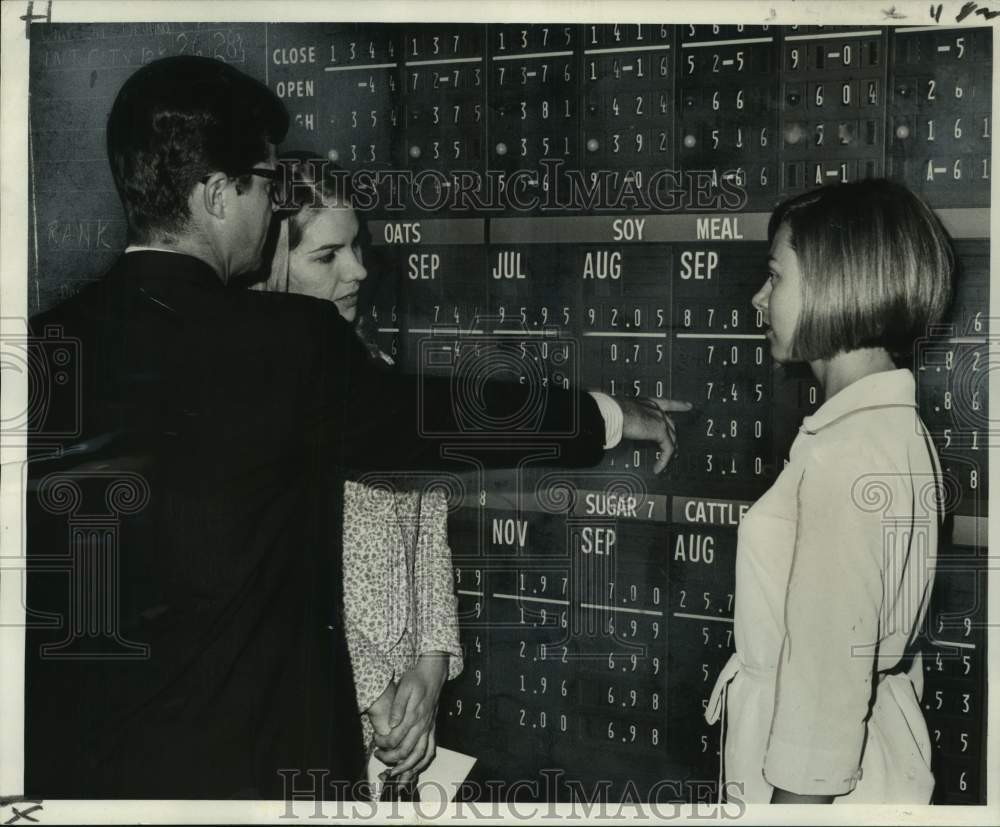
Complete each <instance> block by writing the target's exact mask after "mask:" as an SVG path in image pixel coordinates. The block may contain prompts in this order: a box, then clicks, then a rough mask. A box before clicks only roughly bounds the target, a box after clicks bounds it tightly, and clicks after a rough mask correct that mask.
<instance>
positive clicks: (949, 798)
mask: <svg viewBox="0 0 1000 827" xmlns="http://www.w3.org/2000/svg"><path fill="white" fill-rule="evenodd" d="M958 520H959V518H956V523H957V522H958ZM955 540H956V542H953V543H951V544H948V545H945V546H944V548H942V550H941V553H940V556H939V557H938V572H937V580H936V583H935V590H934V600H933V603H932V607H931V611H930V616H929V617H928V621H927V626H928V629H927V634H926V639H927V642H926V645H925V646H924V650H923V653H922V657H923V669H924V691H923V696H922V698H921V705H922V707H923V711H924V717H925V718H926V720H927V726H928V730H929V732H930V738H931V747H932V750H933V761H932V768H933V770H934V776H935V779H936V781H937V785H936V787H935V791H934V800H935V802H938V803H952V804H966V803H967V804H972V803H978V802H980V801H982V800H983V797H984V796H985V795H986V790H985V787H984V780H985V774H984V768H985V760H986V755H985V750H986V731H987V730H986V727H984V726H983V720H984V716H985V705H986V703H987V698H988V697H989V696H988V694H987V681H986V673H987V667H988V661H987V658H986V651H985V643H986V630H987V623H986V594H987V592H986V586H987V579H986V570H987V560H988V554H987V550H986V548H984V547H975V546H970V545H962V544H961V543H965V542H969V539H968V538H964V537H962V536H960V528H959V527H958V526H956V529H955ZM981 541H985V537H983V538H981Z"/></svg>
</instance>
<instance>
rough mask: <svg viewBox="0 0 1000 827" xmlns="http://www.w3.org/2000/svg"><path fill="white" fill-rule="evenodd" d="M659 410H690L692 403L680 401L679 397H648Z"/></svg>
mask: <svg viewBox="0 0 1000 827" xmlns="http://www.w3.org/2000/svg"><path fill="white" fill-rule="evenodd" d="M649 401H650V402H652V403H653V404H654V405H656V407H657V408H659V409H660V410H661V411H664V412H667V411H690V410H691V409H692V408H693V407H694V405H692V404H691V403H690V402H682V401H681V400H679V399H652V398H651V399H650V400H649Z"/></svg>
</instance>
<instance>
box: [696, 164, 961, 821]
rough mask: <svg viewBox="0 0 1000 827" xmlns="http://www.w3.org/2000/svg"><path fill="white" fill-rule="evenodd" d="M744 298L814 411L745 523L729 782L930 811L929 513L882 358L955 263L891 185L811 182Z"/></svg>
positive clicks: (912, 434) (720, 688)
mask: <svg viewBox="0 0 1000 827" xmlns="http://www.w3.org/2000/svg"><path fill="white" fill-rule="evenodd" d="M769 237H770V239H771V253H770V259H769V270H770V272H769V275H768V278H767V281H766V282H765V284H764V286H763V287H762V288H761V289H760V291H759V292H758V293H757V294H756V295H755V296H754V298H753V305H754V307H755V308H756V309H757V310H758V311H759V312H760V313H761V314H762V315H763V318H764V320H765V322H766V324H767V325H768V330H767V339H768V342H769V344H770V348H771V354H772V356H773V358H775V359H776V360H778V361H780V362H788V361H806V362H808V363H809V365H810V367H811V369H812V371H813V373H814V375H815V376H816V378H817V380H818V381H819V383H820V384H821V386H822V388H823V392H824V398H825V401H824V403H823V404H822V406H821V407H820V408H819V410H817V411H816V413H814V414H813V415H811V416H807V417H806V418H805V419H804V420H803V422H802V426H801V427H800V429H799V434H798V436H797V437H796V439H795V442H794V444H793V445H792V448H791V452H790V457H789V461H788V464H787V465H786V466H785V468H784V470H783V471H782V472H781V474H780V475H779V477H778V479H777V480H776V481H775V483H774V485H773V486H772V487H771V489H770V490H769V491H768V492H767V493H766V494H765V495H764V496H763V497H761V499H760V500H759V501H758V502H757V503H755V504H754V506H753V508H751V509H750V511H749V512H748V513H747V515H746V517H745V518H744V520H743V522H742V524H741V526H740V529H739V542H738V547H737V555H736V605H735V642H736V653H735V654H734V655H733V657H732V658H731V659H730V661H729V663H728V664H727V665H726V667H725V669H724V670H723V672H722V674H721V675H720V676H719V678H718V681H717V682H716V685H715V689H714V690H713V693H712V697H711V699H710V701H709V705H708V709H707V713H706V715H707V718H708V720H709V722H714V721H716V720H718V719H720V718H721V719H722V723H723V734H722V737H723V739H724V749H723V751H722V754H723V761H724V764H723V774H724V778H725V789H726V791H727V793H728V794H729V795H730V796H731V797H739V798H742V800H744V801H747V802H765V803H766V802H775V803H777V802H799V803H808V802H812V803H830V802H833V801H837V802H844V803H858V802H881V803H893V804H903V803H912V804H918V803H921V804H926V803H928V802H929V800H930V796H931V792H932V790H933V785H934V779H933V776H932V775H931V772H930V745H929V739H928V734H927V726H926V723H925V722H924V719H923V715H922V713H921V710H920V704H919V697H920V694H921V691H922V676H921V664H920V655H919V652H917V651H916V649H915V647H914V642H915V638H916V637H917V634H918V632H919V630H920V628H921V625H922V623H923V621H924V618H925V615H926V611H927V603H928V600H929V597H930V592H931V587H932V584H933V579H934V568H935V559H936V553H937V530H938V525H939V520H940V518H941V517H942V503H941V496H940V494H941V490H940V487H939V483H940V468H939V465H938V460H937V454H936V452H935V450H934V447H933V445H932V443H931V440H930V438H929V437H928V434H927V430H926V428H925V427H924V424H923V423H922V422H921V420H920V416H919V414H918V412H917V404H916V400H915V386H914V379H913V374H912V373H911V372H910V371H909V370H907V369H905V368H897V366H896V363H895V362H894V357H897V358H899V357H901V356H902V355H905V354H908V353H909V352H910V351H911V350H912V347H913V344H914V340H915V339H917V338H918V337H920V336H923V335H925V334H926V332H927V327H928V325H930V324H933V323H935V322H937V321H939V320H940V319H941V317H942V315H943V313H944V312H945V310H946V308H947V305H948V304H949V301H950V296H951V274H952V264H953V257H952V252H951V248H950V246H949V243H948V240H947V238H946V236H945V234H944V231H943V230H942V229H941V226H940V224H939V223H938V221H937V219H936V217H935V216H934V215H933V213H932V212H931V211H930V209H929V208H928V207H927V206H926V205H925V204H924V203H923V202H922V201H920V200H919V199H918V198H916V197H915V196H914V195H913V194H912V193H910V192H909V191H908V190H906V189H905V188H904V187H902V186H900V185H899V184H895V183H891V182H889V181H884V180H878V181H863V182H859V183H852V184H837V185H833V186H830V187H823V188H821V189H818V190H814V191H812V192H808V193H806V194H804V195H801V196H798V197H796V198H794V199H792V200H790V201H788V202H786V203H784V204H782V205H781V206H779V207H778V209H777V210H776V211H775V213H774V215H773V216H772V218H771V222H770V226H769Z"/></svg>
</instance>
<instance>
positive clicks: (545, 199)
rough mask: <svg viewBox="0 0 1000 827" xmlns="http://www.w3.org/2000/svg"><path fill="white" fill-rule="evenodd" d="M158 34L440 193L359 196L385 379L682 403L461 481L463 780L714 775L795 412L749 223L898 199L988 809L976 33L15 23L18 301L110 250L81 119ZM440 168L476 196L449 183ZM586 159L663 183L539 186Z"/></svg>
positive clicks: (99, 164)
mask: <svg viewBox="0 0 1000 827" xmlns="http://www.w3.org/2000/svg"><path fill="white" fill-rule="evenodd" d="M173 54H201V55H208V56H212V57H215V58H218V59H220V60H226V61H228V62H231V63H233V64H235V65H237V66H239V67H240V68H241V69H242V70H243V71H245V72H247V73H248V74H250V75H252V76H254V77H256V78H258V79H260V80H262V81H263V82H265V83H267V84H268V85H269V86H270V87H271V88H272V89H274V90H275V91H276V93H277V94H279V96H281V97H282V99H283V100H284V101H285V102H286V104H287V106H288V108H289V111H290V113H291V115H292V127H291V131H290V134H289V136H288V140H287V141H286V144H285V146H286V147H294V148H303V149H311V150H313V151H320V152H323V153H331V157H335V158H336V159H337V160H338V161H339V162H340V163H341V164H343V165H344V166H346V167H348V168H349V169H354V170H358V169H366V170H369V171H370V172H372V173H378V172H380V171H381V172H386V171H391V170H401V171H403V172H405V173H407V174H408V175H410V176H411V177H413V176H419V175H420V174H424V175H425V177H424V179H423V180H424V183H426V184H427V193H426V195H427V198H428V199H429V200H430V201H432V202H435V203H434V204H433V206H436V209H428V208H421V207H420V205H419V204H418V203H415V202H413V201H408V202H407V203H406V204H405V205H403V208H402V209H400V210H393V209H391V208H390V207H389V206H387V205H386V204H384V203H383V204H382V208H381V209H380V210H378V211H375V212H374V213H373V214H372V215H370V216H369V219H370V220H369V222H368V227H369V232H370V235H371V241H372V246H371V249H370V257H369V258H368V259H366V261H367V262H368V268H369V270H370V271H371V272H372V273H373V274H375V275H377V277H376V278H370V279H369V293H370V296H369V301H370V303H371V315H372V317H373V319H374V320H375V322H376V324H377V326H378V329H379V335H380V337H381V340H382V343H383V346H384V347H385V349H386V350H389V351H391V352H393V353H394V354H395V355H396V356H397V358H398V359H399V361H400V362H401V363H402V364H403V366H404V368H405V369H407V370H411V371H415V370H428V371H432V372H433V371H434V370H443V369H442V368H440V365H441V364H442V362H441V360H440V359H439V358H438V357H440V356H442V355H443V356H445V357H447V358H446V359H445V361H446V362H447V360H448V359H452V361H451V362H448V364H449V365H450V367H449V368H447V369H449V370H454V369H456V368H455V364H456V361H455V360H456V359H457V358H458V356H457V354H459V353H464V354H468V353H469V352H470V348H471V351H472V352H473V353H474V354H478V353H480V351H479V349H478V348H479V347H480V346H481V347H482V348H483V349H484V350H483V353H485V354H486V356H485V357H484V360H485V361H484V364H487V366H489V365H490V364H491V365H493V366H494V367H495V366H496V365H497V364H501V365H506V366H507V367H506V368H505V369H506V370H507V371H508V372H510V373H511V374H512V376H513V378H515V380H516V379H517V374H518V371H519V370H520V371H525V372H530V371H534V372H536V373H537V376H538V377H539V378H540V381H541V380H544V381H547V382H553V383H559V384H564V383H568V384H573V385H577V386H583V387H593V388H600V389H602V390H604V391H605V392H608V393H610V394H612V395H614V396H634V395H649V396H673V397H678V398H690V399H693V400H694V401H696V402H698V403H699V404H700V406H701V409H702V412H701V416H700V418H694V417H693V418H691V419H690V420H688V421H682V422H681V427H682V430H683V433H684V442H683V449H682V451H681V452H680V454H679V455H678V456H677V457H676V458H675V459H674V461H673V463H672V464H671V467H670V470H669V473H668V474H666V475H664V476H662V477H660V478H653V477H652V476H651V475H650V474H649V468H650V467H651V465H652V462H653V459H654V458H653V456H652V454H651V453H650V452H649V451H648V450H646V449H639V450H637V449H636V447H635V446H633V445H630V444H625V445H623V446H621V447H620V448H619V449H617V450H616V451H614V452H612V453H610V454H609V456H608V457H607V459H606V460H605V462H604V463H603V464H602V466H601V467H600V468H598V469H594V470H593V471H589V472H581V473H574V474H568V473H561V472H560V473H555V472H550V471H544V470H540V469H538V468H536V467H535V466H534V465H531V464H529V465H528V468H527V470H526V471H524V472H523V473H522V474H521V475H520V476H518V475H513V474H494V475H490V476H488V477H484V478H479V477H477V476H475V475H470V476H469V477H468V478H467V479H466V480H465V481H464V483H463V484H462V485H464V491H459V489H460V488H462V485H459V486H457V487H456V493H455V496H454V497H453V498H452V505H453V510H452V513H451V518H450V538H451V545H452V549H453V555H454V564H455V575H456V589H457V592H458V596H459V603H460V610H461V617H460V620H461V628H462V641H463V646H464V648H465V654H466V659H465V671H464V673H463V675H462V676H461V677H460V678H459V679H457V680H456V681H454V682H453V683H450V684H449V685H448V686H446V688H445V691H444V693H443V695H442V699H441V705H440V718H439V742H440V743H442V744H444V745H446V746H449V747H452V748H455V749H459V750H463V751H466V752H469V753H471V754H473V755H475V756H476V757H477V758H478V759H479V760H478V764H477V767H476V770H475V775H474V777H473V779H472V780H471V783H470V785H469V787H468V788H467V790H466V793H467V794H468V795H469V797H471V798H477V799H481V798H501V799H503V800H508V801H509V800H511V798H512V797H513V798H534V799H549V800H551V799H553V798H559V799H560V800H565V799H566V797H567V796H569V795H572V794H577V795H580V794H584V795H587V796H588V797H589V796H591V795H592V794H593V792H594V790H595V789H597V790H598V791H599V792H600V793H602V794H603V795H606V796H607V797H608V798H610V799H614V800H620V799H623V798H624V799H630V800H643V799H645V798H646V797H653V796H655V797H657V798H658V800H661V801H662V800H692V799H701V798H710V797H712V796H713V795H714V794H715V792H714V791H715V787H714V785H715V779H716V778H717V772H718V761H719V758H718V746H719V740H718V732H717V729H713V728H710V727H708V726H706V725H705V724H704V723H703V721H702V711H703V708H704V703H705V702H706V701H707V697H708V692H709V691H710V689H711V687H712V684H713V682H714V679H715V676H716V674H717V673H718V671H719V668H720V667H721V665H722V664H723V663H724V662H725V659H726V658H727V657H728V655H729V653H730V652H731V651H732V645H733V642H732V628H733V627H732V602H733V592H734V573H733V562H734V556H735V550H736V531H737V527H738V525H739V521H740V519H741V516H742V514H743V513H744V512H745V510H746V508H747V507H748V506H749V505H750V504H751V503H752V502H753V501H754V500H755V499H756V498H757V497H759V496H760V495H761V494H762V493H763V492H764V491H765V490H766V489H767V487H768V486H769V485H770V483H771V482H773V480H774V479H775V477H776V476H777V474H778V473H779V472H780V470H781V467H782V465H783V462H784V459H785V457H786V456H787V451H788V447H789V445H790V443H791V440H792V439H793V438H794V435H795V433H796V430H797V427H798V424H799V422H800V421H801V418H802V416H804V415H806V414H808V413H810V412H811V411H813V410H815V409H816V407H817V405H818V404H819V402H820V400H819V388H818V386H817V384H816V382H815V380H814V379H813V378H812V376H811V375H810V374H809V373H808V371H805V370H803V369H800V368H780V367H775V366H773V365H772V364H771V362H770V360H769V358H767V354H766V348H764V347H763V345H762V341H761V340H762V339H763V338H764V337H763V335H762V333H761V331H760V329H759V325H760V322H759V320H755V319H754V314H753V311H752V308H751V306H750V297H751V296H752V294H753V293H754V291H755V290H756V289H757V287H759V284H760V281H761V279H762V275H761V273H762V266H763V261H764V260H765V257H766V251H767V243H766V238H765V233H764V228H765V226H766V217H767V213H768V211H769V210H770V209H771V207H772V206H773V205H774V204H775V203H776V202H777V201H779V200H780V199H781V198H783V197H785V196H787V195H789V194H792V193H794V192H797V191H801V190H804V189H806V188H808V187H811V186H814V185H816V184H818V183H823V182H827V181H831V180H853V179H855V178H859V177H865V176H872V175H886V176H890V177H893V178H896V179H899V180H902V181H905V182H906V183H907V184H908V185H909V186H911V187H912V188H913V189H915V190H916V191H918V192H920V193H921V194H922V195H923V196H924V197H925V198H926V199H927V200H928V201H929V202H930V203H931V205H932V206H933V207H935V208H936V209H938V210H939V215H940V216H941V218H942V220H943V221H944V222H945V224H946V226H948V227H949V229H950V230H951V231H952V232H953V234H954V235H955V236H956V240H957V247H958V251H959V257H960V263H961V275H960V279H959V282H958V290H957V299H956V302H955V306H954V308H953V310H952V313H951V316H950V317H949V319H948V324H947V325H945V326H944V327H942V329H941V330H940V331H937V332H935V335H932V336H931V337H929V338H928V340H927V341H926V342H925V343H923V345H922V346H921V348H920V350H919V352H918V354H917V356H916V361H915V362H914V363H913V364H912V365H911V366H910V367H912V368H913V370H914V373H915V375H916V376H917V379H918V385H919V394H920V403H921V412H922V415H923V417H924V419H925V421H926V422H927V423H928V426H929V427H930V429H931V430H932V432H933V435H934V438H935V441H936V443H937V445H938V449H939V452H940V454H941V458H942V462H943V465H944V467H945V472H946V475H947V478H948V484H949V490H950V491H952V493H953V494H954V496H953V497H952V513H951V514H950V516H949V523H948V531H947V532H946V536H945V538H944V540H943V542H942V547H941V552H940V554H941V556H940V563H939V576H938V580H937V585H936V589H935V596H934V606H933V609H932V611H931V616H930V621H929V625H928V630H927V631H928V634H927V641H926V647H925V658H926V662H927V673H926V686H925V690H924V707H925V713H926V716H927V719H928V722H929V726H930V729H931V735H932V740H933V743H934V770H935V773H936V776H937V782H938V784H937V789H936V792H935V800H936V801H938V802H941V803H956V804H957V803H968V804H972V803H979V802H983V801H985V798H986V783H985V782H986V776H985V746H986V744H985V732H986V701H987V695H986V666H987V657H986V636H985V628H986V625H985V624H986V615H985V589H986V576H985V571H986V569H985V559H986V517H987V511H986V503H987V494H988V480H987V475H986V471H987V463H986V448H987V433H988V432H987V427H988V417H987V399H986V378H985V377H986V375H987V372H986V371H985V370H983V369H982V366H983V365H984V364H985V362H986V353H987V345H988V336H989V329H988V328H989V320H988V318H987V315H988V313H987V311H988V306H989V302H988V288H989V270H988V257H989V240H988V227H989V206H990V204H989V177H990V169H989V157H990V140H991V139H990V121H991V103H990V102H991V94H992V87H991V77H992V33H991V31H990V30H989V29H968V28H965V29H948V28H938V29H929V28H910V29H908V28H892V29H889V28H867V29H864V30H856V29H850V28H848V27H826V28H823V29H819V28H816V27H808V26H807V27H773V26H772V27H766V26H765V27H743V26H739V27H737V26H680V25H658V24H641V25H636V24H629V25H625V24H622V25H610V24H609V25H594V26H591V25H585V24H576V23H574V24H567V25H562V24H558V25H557V24H545V25H543V24H533V25H523V26H522V25H514V24H497V25H472V24H435V23H427V24H420V25H410V24H406V25H402V24H400V25H395V24H226V25H213V24H204V23H200V24H194V23H190V24H185V23H155V24H154V23H150V24H93V25H75V24H74V25H68V24H67V25H63V24H53V25H35V26H33V27H32V43H31V80H30V91H31V112H30V124H29V135H30V164H31V170H30V172H31V189H30V222H31V236H30V240H29V243H30V267H31V272H30V274H29V284H30V296H29V309H30V310H31V311H32V312H35V311H39V310H42V309H45V308H47V307H49V306H51V305H52V304H53V303H55V302H57V301H59V300H60V299H61V298H63V297H65V296H66V295H68V294H70V293H71V292H73V291H74V290H76V289H78V288H79V286H80V285H81V284H83V283H85V282H87V281H88V280H91V279H93V278H96V277H98V276H99V275H100V272H101V271H102V269H103V268H105V267H106V266H107V265H108V264H110V262H111V261H112V260H113V259H114V258H115V257H116V256H117V255H118V253H119V252H120V251H121V249H122V248H123V247H124V243H125V225H124V221H123V214H122V210H121V208H120V205H119V203H118V200H117V198H116V194H115V192H114V187H113V184H112V180H111V176H110V173H109V171H108V166H107V161H106V157H105V150H104V126H105V122H106V118H107V114H108V111H109V109H110V106H111V102H112V100H113V98H114V95H115V94H116V92H117V90H118V88H119V86H120V85H121V83H122V82H123V81H124V80H125V78H127V77H128V76H129V74H130V73H131V72H132V71H134V70H135V69H136V68H137V67H138V66H140V65H142V64H144V63H146V62H148V61H150V60H152V59H155V58H157V57H162V56H165V55H173ZM555 161H558V162H559V163H558V165H556V166H552V165H551V164H550V163H549V162H555ZM662 170H680V171H695V170H699V171H702V172H703V173H705V174H707V175H708V176H709V177H710V179H711V181H712V183H713V186H714V188H715V189H714V191H715V194H716V196H717V197H718V198H724V197H725V195H726V192H727V187H729V188H730V189H733V188H737V189H739V190H740V191H742V192H743V193H744V194H745V200H744V201H742V202H741V203H740V204H739V205H737V208H736V209H732V208H731V205H727V208H726V209H720V208H719V205H720V203H721V202H719V201H715V202H712V203H707V204H706V203H697V202H695V201H692V200H687V201H685V198H687V197H688V195H689V192H688V190H687V189H686V182H687V180H688V179H686V178H683V177H682V178H679V179H662V178H661V179H660V180H659V181H658V184H657V186H658V187H659V189H653V190H649V189H648V188H647V185H648V184H650V182H651V181H654V180H657V173H659V172H661V171H662ZM463 171H472V172H475V173H478V174H479V175H480V176H481V179H480V183H479V184H478V185H477V187H476V188H473V190H472V192H474V193H475V194H476V195H477V196H479V197H481V198H483V199H486V201H487V202H488V203H485V202H484V203H482V204H480V205H479V206H475V205H472V206H470V202H469V201H468V200H465V201H462V200H458V201H451V200H449V198H448V196H454V195H456V193H459V192H460V190H461V189H462V187H461V179H460V178H459V177H455V176H459V175H460V174H461V173H462V172H463ZM601 171H608V172H609V173H610V174H609V177H608V179H607V181H606V182H605V183H606V184H607V186H608V189H609V191H611V192H614V193H618V194H619V195H620V194H621V192H623V191H628V190H630V188H631V189H634V190H638V191H641V192H643V193H645V194H646V195H657V196H658V197H659V198H661V200H660V201H658V202H656V203H648V202H646V203H644V202H643V201H642V198H641V197H640V198H638V199H637V200H633V201H631V202H629V205H628V208H627V209H622V208H621V204H619V205H618V208H617V209H612V208H611V206H609V205H603V207H602V205H601V203H600V202H599V199H598V200H597V201H595V202H594V203H593V204H592V205H591V206H589V207H587V208H585V209H580V208H577V207H574V206H572V205H568V204H567V203H565V202H562V201H559V200H558V199H557V198H556V197H555V196H554V193H555V192H556V190H557V189H558V187H559V186H560V185H561V184H565V183H566V182H567V181H570V182H572V180H573V175H574V173H579V175H578V176H577V177H576V179H575V181H576V183H577V185H584V186H585V185H586V184H587V182H590V181H593V180H596V179H595V178H594V177H593V176H595V175H599V174H603V173H602V172H601ZM491 173H495V175H494V176H493V177H492V178H490V174H491ZM487 180H489V181H491V182H492V184H493V185H495V188H494V190H493V196H495V198H494V200H489V199H487V198H486V185H485V184H483V183H482V182H483V181H487ZM515 182H517V183H515ZM515 192H516V193H517V194H518V197H523V198H525V199H527V200H528V202H529V203H527V204H526V205H524V206H522V205H520V204H519V203H516V202H515V201H512V200H511V198H512V194H513V193H515ZM425 207H426V205H425ZM442 325H449V326H450V328H447V329H443V328H442V327H441V326H442ZM462 331H467V332H468V331H471V333H472V334H475V335H474V336H471V337H470V335H464V334H463V333H462ZM470 338H475V339H476V341H477V342H479V345H472V344H470ZM484 342H486V343H488V344H483V343H484ZM463 358H467V357H463ZM490 360H493V361H490ZM512 365H513V366H514V367H511V366H512ZM518 365H520V368H518V367H517V366H518ZM475 369H476V368H475V365H473V367H472V368H471V370H475ZM489 369H491V368H489ZM709 423H711V424H709ZM658 785H659V786H658Z"/></svg>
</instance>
